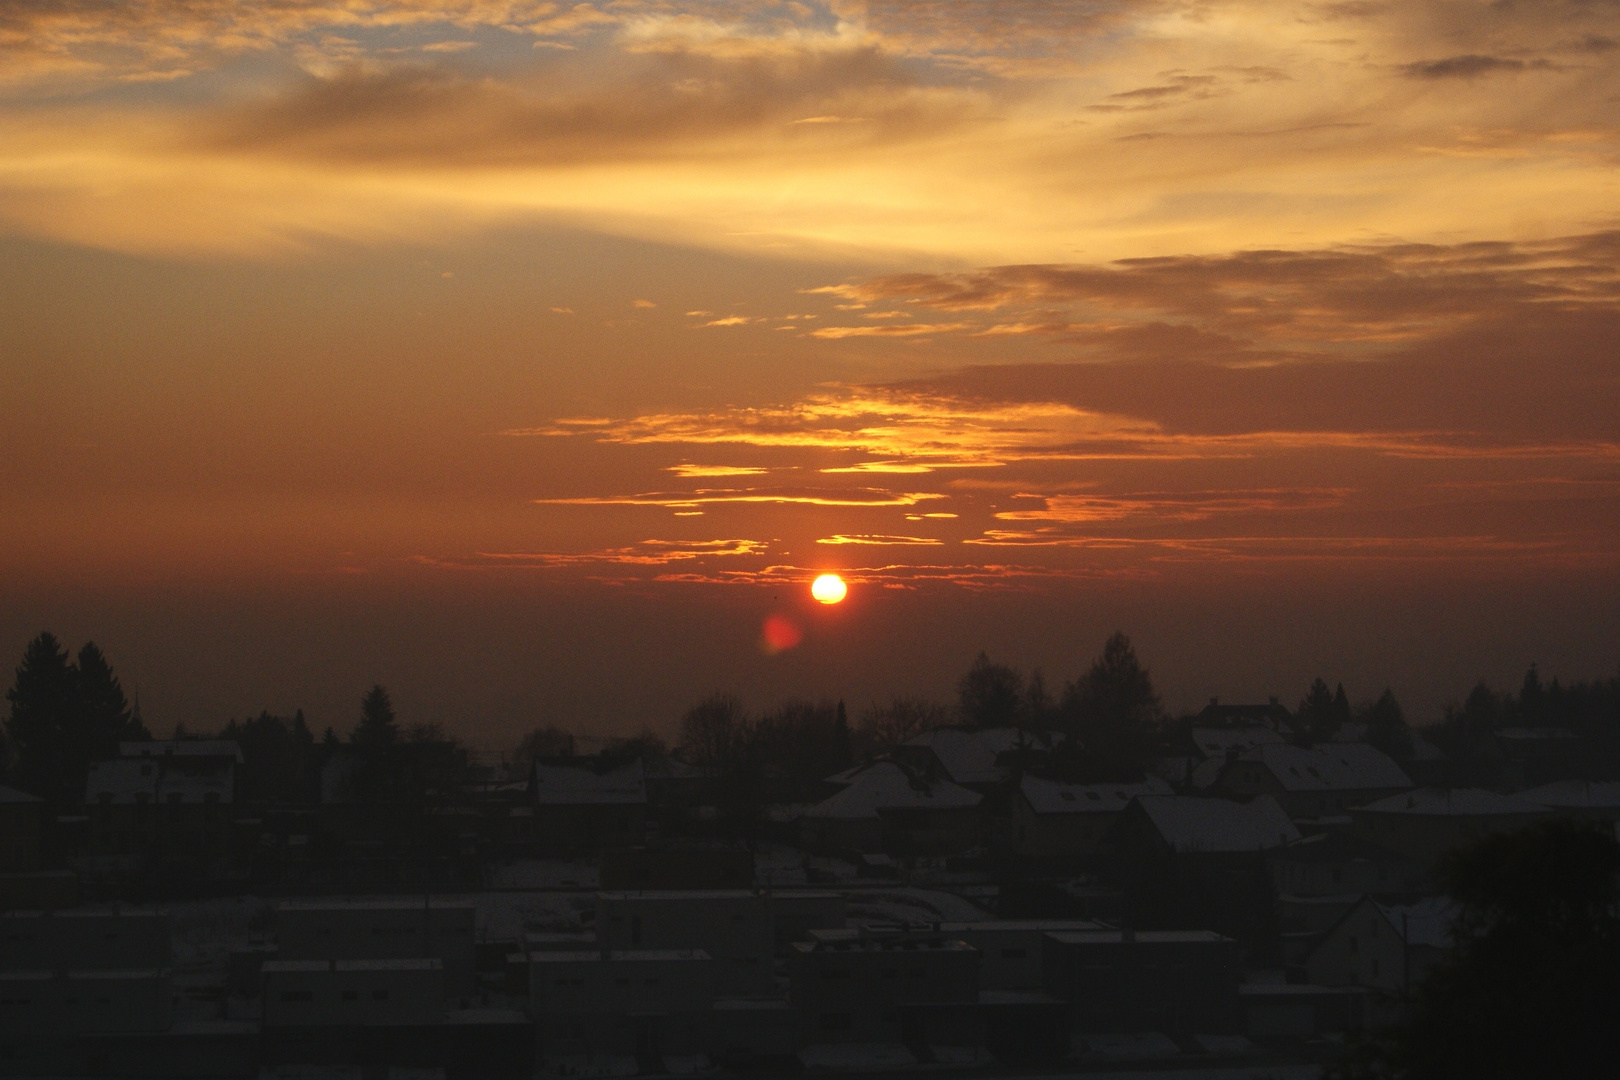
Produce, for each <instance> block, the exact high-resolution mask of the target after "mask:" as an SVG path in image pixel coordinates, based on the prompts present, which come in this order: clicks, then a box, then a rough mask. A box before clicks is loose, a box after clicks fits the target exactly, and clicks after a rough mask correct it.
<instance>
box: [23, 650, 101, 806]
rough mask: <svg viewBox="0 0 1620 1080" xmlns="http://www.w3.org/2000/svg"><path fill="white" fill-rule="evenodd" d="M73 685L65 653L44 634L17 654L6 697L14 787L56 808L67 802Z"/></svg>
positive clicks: (70, 792)
mask: <svg viewBox="0 0 1620 1080" xmlns="http://www.w3.org/2000/svg"><path fill="white" fill-rule="evenodd" d="M73 680H74V670H73V665H72V663H71V662H70V661H69V659H68V653H67V650H66V649H64V648H63V647H62V643H61V642H59V641H57V640H56V635H54V634H52V633H50V632H48V631H47V632H45V633H41V634H40V635H39V636H37V637H35V638H34V639H33V640H32V641H30V642H29V643H28V646H27V648H25V649H24V650H23V658H22V663H21V664H20V665H18V667H17V680H16V682H15V683H14V684H13V685H12V687H11V689H10V690H8V691H7V692H6V700H7V701H8V702H9V703H10V705H11V711H10V715H9V716H8V717H7V718H6V734H7V736H8V737H9V738H10V740H11V746H12V752H13V754H14V755H15V757H16V764H15V771H16V780H17V784H18V786H19V787H21V788H23V789H24V790H26V791H30V792H33V793H34V794H36V795H38V796H40V797H41V798H43V799H45V800H46V801H47V802H49V803H51V804H52V805H53V806H57V807H60V806H66V805H68V804H69V803H71V802H72V801H73V792H72V791H71V790H69V786H68V785H69V784H70V782H71V779H70V777H69V776H68V775H67V773H68V772H69V771H70V761H71V756H72V752H71V740H70V735H69V731H70V728H71V724H72V721H71V710H72V699H73ZM79 794H80V795H81V796H82V795H83V792H82V791H81V792H79Z"/></svg>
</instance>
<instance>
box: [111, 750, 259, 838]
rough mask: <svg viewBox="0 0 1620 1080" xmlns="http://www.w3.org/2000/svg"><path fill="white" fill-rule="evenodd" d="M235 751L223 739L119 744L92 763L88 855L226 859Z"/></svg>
mask: <svg viewBox="0 0 1620 1080" xmlns="http://www.w3.org/2000/svg"><path fill="white" fill-rule="evenodd" d="M241 761H242V752H241V749H240V748H239V747H238V746H237V744H236V743H234V742H229V741H223V740H212V739H210V740H195V741H187V740H179V739H177V740H172V741H165V742H125V743H120V744H119V756H118V757H116V758H113V759H111V760H108V761H96V762H91V764H90V770H89V773H88V775H87V776H86V778H85V788H84V805H85V814H86V815H87V817H88V819H89V821H88V825H89V835H88V842H89V850H90V852H91V853H92V854H99V855H111V854H137V853H151V852H157V853H162V854H165V855H170V856H181V857H185V858H193V859H195V858H202V859H217V858H219V857H222V856H224V855H227V854H228V853H229V850H230V840H231V807H232V804H233V802H234V799H235V789H236V767H237V765H239V764H240V763H241Z"/></svg>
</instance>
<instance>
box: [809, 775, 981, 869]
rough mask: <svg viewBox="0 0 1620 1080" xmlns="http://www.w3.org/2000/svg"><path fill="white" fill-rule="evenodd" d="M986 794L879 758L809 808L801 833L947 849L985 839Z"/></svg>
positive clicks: (814, 838)
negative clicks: (982, 808)
mask: <svg viewBox="0 0 1620 1080" xmlns="http://www.w3.org/2000/svg"><path fill="white" fill-rule="evenodd" d="M983 799H984V796H982V795H980V794H979V793H978V792H975V791H969V790H968V789H967V788H965V787H962V786H960V785H958V784H955V783H952V782H951V781H949V780H942V779H929V778H928V777H927V776H926V775H924V774H923V773H922V772H920V771H918V770H915V769H912V768H908V767H906V766H904V765H902V764H901V763H899V762H897V761H877V762H874V763H873V764H872V765H870V766H868V767H867V768H865V769H863V770H861V772H860V773H859V774H857V775H856V776H855V777H854V778H853V779H852V780H851V781H850V783H849V785H848V786H847V787H845V788H844V789H843V790H842V791H840V792H838V793H837V794H836V795H833V796H832V797H831V798H828V799H824V800H822V801H821V802H819V803H817V804H816V805H815V806H813V807H811V808H810V809H809V810H807V811H805V813H804V816H803V817H801V818H800V819H799V828H800V834H801V836H802V837H803V839H804V841H805V842H806V843H807V844H810V845H812V846H815V847H831V848H842V849H852V850H855V851H865V852H877V851H889V852H891V853H893V854H905V855H917V854H920V855H935V854H947V853H950V852H955V851H962V850H965V849H967V848H970V847H972V846H974V845H975V844H977V843H978V842H979V841H980V840H981V839H982V836H983V823H982V818H981V815H980V812H979V806H980V803H981V802H983Z"/></svg>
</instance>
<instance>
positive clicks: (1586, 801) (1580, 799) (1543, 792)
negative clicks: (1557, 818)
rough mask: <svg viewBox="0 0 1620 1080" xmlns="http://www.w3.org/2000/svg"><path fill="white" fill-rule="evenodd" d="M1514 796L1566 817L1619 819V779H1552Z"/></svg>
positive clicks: (1595, 819) (1599, 819)
mask: <svg viewBox="0 0 1620 1080" xmlns="http://www.w3.org/2000/svg"><path fill="white" fill-rule="evenodd" d="M1515 798H1519V799H1523V800H1524V801H1525V802H1530V803H1535V804H1536V805H1537V806H1544V807H1546V808H1547V809H1548V810H1551V811H1553V812H1554V813H1557V814H1562V815H1564V816H1566V817H1577V818H1584V819H1587V820H1591V821H1620V781H1617V780H1605V781H1595V780H1555V781H1553V782H1552V783H1550V784H1543V785H1541V786H1540V787H1536V788H1531V789H1530V790H1528V791H1521V792H1518V793H1517V794H1516V795H1515Z"/></svg>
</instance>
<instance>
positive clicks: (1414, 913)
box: [1373, 896, 1453, 949]
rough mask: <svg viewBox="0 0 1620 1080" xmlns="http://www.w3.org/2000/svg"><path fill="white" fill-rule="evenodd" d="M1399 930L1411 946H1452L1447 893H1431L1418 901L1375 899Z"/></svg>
mask: <svg viewBox="0 0 1620 1080" xmlns="http://www.w3.org/2000/svg"><path fill="white" fill-rule="evenodd" d="M1373 906H1374V907H1376V908H1377V909H1378V910H1379V912H1380V913H1381V914H1382V915H1383V916H1384V918H1386V919H1388V920H1389V925H1391V926H1393V927H1394V928H1395V933H1396V934H1398V935H1401V936H1403V937H1405V939H1406V943H1407V944H1408V945H1427V946H1430V947H1432V948H1436V949H1449V948H1451V921H1452V916H1453V909H1452V905H1451V901H1450V900H1449V899H1447V898H1446V897H1443V896H1431V897H1429V898H1428V899H1425V900H1419V901H1418V902H1417V903H1415V904H1379V903H1376V902H1374V903H1373Z"/></svg>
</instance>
